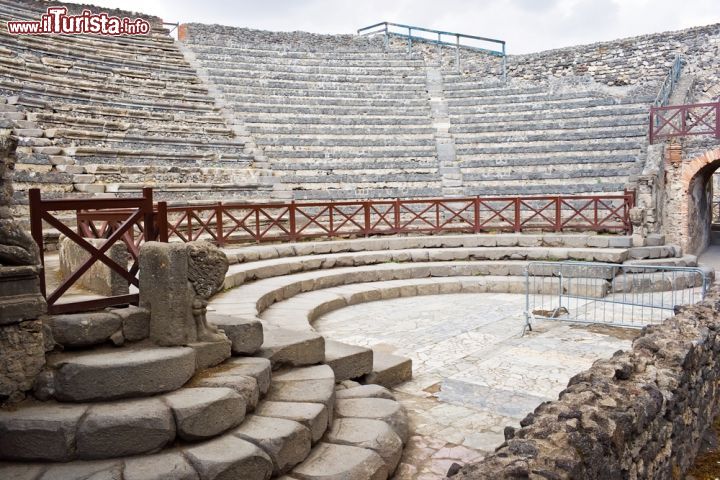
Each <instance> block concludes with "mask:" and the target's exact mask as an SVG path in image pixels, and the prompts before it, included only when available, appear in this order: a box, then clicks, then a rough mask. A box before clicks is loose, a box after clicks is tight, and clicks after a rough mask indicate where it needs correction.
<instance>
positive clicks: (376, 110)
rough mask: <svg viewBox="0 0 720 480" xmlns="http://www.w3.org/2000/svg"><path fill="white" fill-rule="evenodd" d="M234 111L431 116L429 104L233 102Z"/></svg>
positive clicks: (239, 112) (291, 113)
mask: <svg viewBox="0 0 720 480" xmlns="http://www.w3.org/2000/svg"><path fill="white" fill-rule="evenodd" d="M233 111H234V112H235V113H236V114H242V115H245V114H248V113H262V114H264V115H270V114H290V115H302V114H304V115H312V114H313V112H315V113H316V114H317V115H338V116H342V115H357V116H371V115H377V116H383V115H388V114H390V115H393V116H399V117H406V116H410V117H412V116H414V117H419V116H429V114H430V108H429V105H427V106H416V107H411V106H407V107H405V106H404V107H402V108H397V107H394V106H390V105H385V106H363V105H349V106H344V105H329V106H324V105H320V106H315V105H287V104H285V105H264V104H245V103H235V104H233Z"/></svg>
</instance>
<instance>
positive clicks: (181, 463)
mask: <svg viewBox="0 0 720 480" xmlns="http://www.w3.org/2000/svg"><path fill="white" fill-rule="evenodd" d="M227 363H228V364H229V365H242V366H244V367H247V368H250V369H251V370H253V371H257V370H262V372H263V373H262V375H263V376H264V377H266V374H268V373H269V371H268V368H267V367H269V363H268V362H267V360H264V359H258V358H253V357H247V358H241V359H231V360H228V362H227ZM258 365H263V366H264V367H265V368H257V366H258ZM217 368H218V369H222V368H225V366H224V365H221V366H219V367H217ZM241 371H246V370H242V369H241ZM339 388H343V390H339V392H340V394H342V393H343V392H348V393H346V394H345V395H342V397H343V398H342V399H338V400H336V399H335V396H336V391H335V377H334V375H333V371H332V369H330V368H329V367H327V366H323V365H321V366H314V367H304V368H296V369H291V370H286V371H281V372H278V373H277V374H275V375H273V380H272V382H271V384H270V385H269V391H268V396H267V400H263V401H262V402H260V404H259V405H258V408H257V409H256V410H255V413H254V414H253V415H249V416H248V417H246V418H245V419H244V420H242V422H240V421H237V419H238V416H237V415H232V414H231V413H230V412H229V411H228V410H227V405H224V407H225V415H224V416H223V415H222V412H221V410H222V409H214V408H193V407H192V406H191V405H189V404H188V403H187V402H188V401H189V400H190V399H191V398H194V397H197V395H191V393H196V392H193V391H195V390H200V389H195V388H187V389H181V390H179V391H177V392H174V393H172V394H169V395H168V396H166V397H165V400H164V401H165V402H166V403H170V404H171V405H172V403H173V401H174V403H175V408H177V409H181V408H182V409H183V412H182V413H185V414H186V415H185V416H183V415H178V412H177V411H173V414H174V415H175V418H176V419H177V421H179V422H180V423H179V424H178V428H180V427H179V425H180V424H182V425H184V426H185V427H188V428H191V429H192V430H194V431H196V432H197V430H196V429H198V428H201V429H206V430H207V429H209V428H212V427H213V426H217V425H218V422H220V421H222V420H224V421H225V422H227V421H229V420H228V418H227V417H229V418H230V419H233V421H235V422H237V424H238V425H237V426H234V427H228V428H230V429H229V430H228V428H225V429H224V430H223V431H224V432H225V433H224V434H221V435H219V436H217V437H215V438H213V439H211V440H208V441H200V442H198V443H195V444H188V443H185V444H181V445H177V444H176V445H170V444H169V442H167V441H166V440H167V439H166V438H164V437H163V438H159V435H157V434H155V435H151V434H150V433H155V432H150V428H148V421H149V420H151V419H152V421H153V422H155V423H160V422H161V421H162V419H163V416H162V415H160V414H159V413H158V412H147V410H146V412H147V418H146V417H144V416H142V415H139V416H137V415H136V418H135V419H134V423H133V424H132V425H128V427H135V428H136V429H137V430H136V435H137V439H136V440H137V441H142V442H143V443H144V444H145V445H147V444H149V443H150V442H152V441H155V443H156V446H155V450H159V449H162V448H163V447H168V448H166V449H164V450H161V451H159V452H158V453H154V454H149V455H141V456H133V455H134V454H137V453H140V452H138V451H137V450H132V448H137V445H134V444H133V443H132V442H131V440H130V438H129V437H124V436H123V434H126V435H129V434H130V433H131V432H130V431H129V430H127V429H123V428H118V427H117V426H115V427H113V428H112V430H108V431H106V435H105V436H104V437H103V436H99V437H97V438H94V439H93V440H94V445H92V447H93V448H96V449H100V448H102V447H103V446H109V443H108V442H110V441H111V440H112V439H113V438H114V437H112V435H111V431H112V432H119V434H120V438H119V439H117V440H116V441H117V442H119V443H118V444H119V445H121V446H125V447H128V448H130V450H125V451H124V452H123V453H121V454H119V455H118V456H121V457H123V458H118V459H114V460H104V461H97V460H94V461H73V462H68V463H55V464H52V463H17V462H0V476H2V477H3V478H6V477H7V478H18V479H25V478H28V479H30V478H38V479H45V480H49V479H58V478H67V479H80V478H89V477H90V476H93V475H98V476H103V477H104V476H107V475H114V476H113V478H117V479H121V480H150V479H156V478H173V479H185V478H188V479H190V478H201V479H220V478H242V479H248V480H254V479H261V480H267V479H269V478H271V477H273V478H275V477H278V476H282V475H284V474H287V476H284V477H283V478H293V479H298V480H299V479H326V478H337V479H340V478H351V479H357V480H386V479H387V478H389V476H390V475H392V473H393V472H394V471H395V469H396V468H397V465H398V462H399V459H400V456H401V453H402V448H403V445H404V443H405V440H406V438H407V432H408V422H407V417H406V414H405V411H404V409H403V407H402V406H400V404H399V403H397V402H396V401H395V400H394V398H393V396H392V395H391V394H390V392H388V391H387V390H385V389H383V388H382V387H375V388H374V389H371V390H367V389H363V388H362V387H351V388H348V389H345V387H339ZM202 390H206V391H212V390H215V391H222V392H224V393H225V394H226V395H230V396H232V395H231V392H232V391H231V390H229V389H225V388H205V389H202ZM173 397H174V400H172V398H173ZM168 399H170V400H169V401H168ZM151 401H154V402H156V403H163V400H161V399H153V400H151ZM198 401H199V400H198ZM146 402H147V401H146ZM108 407H110V406H107V407H100V406H96V407H90V408H91V409H92V408H96V409H101V408H104V409H105V410H106V411H107V413H108V414H110V413H111V411H110V410H111V408H108ZM129 407H130V406H129V405H128V408H117V409H115V410H116V411H118V412H126V413H127V414H128V415H129V414H130V413H131V412H132V410H130V408H129ZM38 408H45V407H38ZM74 408H80V407H74ZM136 410H137V409H136ZM22 411H23V412H24V415H25V416H26V417H29V416H31V415H32V414H33V409H32V408H24V409H23V410H22ZM136 413H137V412H136ZM65 415H66V416H69V415H67V414H65ZM91 415H92V413H91V414H86V415H85V416H84V418H85V420H84V421H85V422H86V423H87V422H91V421H92V419H91V418H90V417H91ZM193 415H194V416H193ZM166 416H168V418H167V419H165V420H168V423H171V422H172V416H170V415H166ZM38 417H41V418H43V419H45V418H47V417H48V415H47V414H46V413H44V414H42V415H38ZM81 417H83V415H78V418H81ZM333 419H335V420H334V421H333ZM45 421H46V422H49V420H45ZM15 422H16V424H18V425H22V426H23V428H25V429H27V436H26V437H25V438H22V437H13V436H12V434H13V432H10V434H11V436H10V437H7V436H5V435H3V437H2V439H0V453H2V454H3V455H5V456H6V458H7V457H8V456H12V455H8V452H11V450H10V448H11V447H10V446H11V445H15V446H16V447H15V448H18V446H19V447H30V446H32V447H33V451H34V452H37V451H38V450H37V447H38V444H37V441H38V437H37V436H36V435H37V433H38V432H39V430H36V429H32V425H29V423H28V421H26V420H23V419H22V418H21V417H17V416H16V418H15ZM95 423H99V422H95ZM0 425H2V424H0ZM141 425H144V429H141V428H140V426H141ZM55 426H58V424H56V425H55ZM103 426H105V427H107V428H111V427H112V426H111V425H109V424H107V423H106V424H104V425H103ZM51 430H52V428H51V427H50V426H49V423H48V432H47V433H48V436H47V437H46V435H45V434H43V436H42V437H43V438H45V441H46V442H51V441H53V440H57V441H58V443H62V442H61V441H60V439H57V438H55V437H59V436H60V433H57V432H55V433H54V436H52V435H49V434H50V433H51ZM59 430H60V431H61V432H62V433H65V434H67V433H68V432H67V431H68V429H67V428H65V429H64V430H63V429H59ZM0 431H3V427H2V426H0ZM178 431H179V430H178ZM3 433H5V432H4V431H3ZM80 438H81V437H80V436H78V439H77V441H76V440H75V438H67V437H66V438H65V442H66V444H65V448H68V449H72V448H75V446H76V445H78V447H79V446H80V445H85V444H86V443H87V442H85V441H84V440H82V441H81V440H80ZM321 439H323V441H320V440H321ZM99 440H102V441H99ZM196 440H198V439H197V438H196ZM48 448H49V450H47V452H48V453H49V452H58V450H57V446H53V445H50V446H49V447H48ZM15 458H21V459H24V460H33V459H28V458H22V455H15ZM81 458H84V457H81ZM91 458H92V457H91ZM95 458H97V457H95ZM42 459H43V460H52V461H63V460H64V461H67V460H68V458H67V457H61V456H56V457H54V458H48V457H45V458H42ZM166 476H167V477H166Z"/></svg>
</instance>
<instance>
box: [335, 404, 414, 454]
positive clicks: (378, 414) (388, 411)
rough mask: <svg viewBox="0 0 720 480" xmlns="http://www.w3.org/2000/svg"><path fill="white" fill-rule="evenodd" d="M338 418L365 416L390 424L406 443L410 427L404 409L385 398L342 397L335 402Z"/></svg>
mask: <svg viewBox="0 0 720 480" xmlns="http://www.w3.org/2000/svg"><path fill="white" fill-rule="evenodd" d="M335 407H336V414H337V416H338V418H367V419H375V420H379V421H382V422H384V423H386V424H388V425H389V426H390V428H392V430H393V431H394V432H395V433H396V434H397V436H398V437H399V438H400V440H402V442H403V443H406V442H407V440H408V437H409V435H410V427H409V425H408V422H407V417H406V415H405V409H404V408H403V407H402V405H400V404H399V403H398V402H396V401H393V400H388V399H385V398H344V399H340V400H337V402H335Z"/></svg>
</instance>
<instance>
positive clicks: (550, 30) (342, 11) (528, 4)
mask: <svg viewBox="0 0 720 480" xmlns="http://www.w3.org/2000/svg"><path fill="white" fill-rule="evenodd" d="M77 3H93V4H96V5H100V6H103V7H115V8H122V9H125V10H133V11H140V12H143V13H148V14H152V15H157V16H159V17H162V18H163V19H164V20H165V21H167V22H180V23H184V22H200V23H220V24H224V25H233V26H239V27H249V28H258V29H263V30H282V31H292V30H304V31H308V32H317V33H354V32H355V30H357V29H358V28H360V27H364V26H367V25H371V24H373V23H377V22H381V21H389V22H398V23H406V24H412V25H418V26H423V27H429V28H435V29H439V30H445V31H457V32H461V33H467V34H474V35H479V36H485V37H493V38H499V39H502V40H505V41H506V42H507V48H508V52H509V53H527V52H536V51H540V50H547V49H550V48H558V47H565V46H569V45H577V44H582V43H592V42H596V41H602V40H612V39H616V38H621V37H629V36H633V35H640V34H643V33H652V32H660V31H666V30H678V29H681V28H686V27H692V26H699V25H708V24H711V23H720V0H475V1H470V0H264V1H260V0H237V1H220V0H202V1H198V0H84V1H82V2H77Z"/></svg>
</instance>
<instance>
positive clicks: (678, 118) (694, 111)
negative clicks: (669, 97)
mask: <svg viewBox="0 0 720 480" xmlns="http://www.w3.org/2000/svg"><path fill="white" fill-rule="evenodd" d="M719 113H720V102H717V103H696V104H692V105H671V106H667V107H652V108H651V109H650V143H653V142H654V141H655V140H659V139H664V138H671V137H683V136H687V135H714V136H715V137H716V138H720V114H719Z"/></svg>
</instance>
